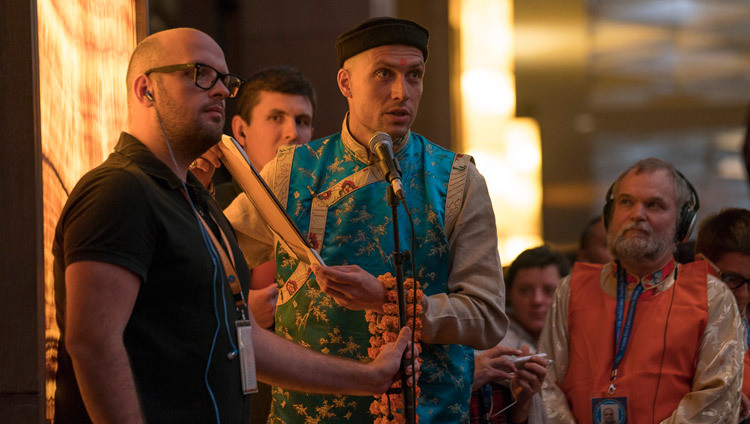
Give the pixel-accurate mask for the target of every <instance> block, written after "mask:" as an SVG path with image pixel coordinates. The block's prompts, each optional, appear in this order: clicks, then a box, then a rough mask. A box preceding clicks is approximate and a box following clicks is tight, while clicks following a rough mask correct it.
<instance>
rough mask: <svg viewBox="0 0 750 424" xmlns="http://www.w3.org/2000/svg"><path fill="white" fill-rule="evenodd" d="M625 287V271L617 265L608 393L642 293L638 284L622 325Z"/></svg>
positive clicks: (626, 345) (612, 389)
mask: <svg viewBox="0 0 750 424" xmlns="http://www.w3.org/2000/svg"><path fill="white" fill-rule="evenodd" d="M626 285H627V281H626V276H625V270H624V269H623V268H622V267H621V266H620V265H619V264H618V266H617V310H616V315H615V359H614V361H613V362H612V374H611V375H610V377H609V383H610V384H609V393H610V394H612V393H614V392H615V386H614V382H615V378H617V367H618V366H619V365H620V361H622V358H623V356H625V350H626V349H627V348H628V341H629V340H630V332H631V330H632V329H633V319H634V318H635V306H636V304H637V303H638V298H639V297H640V296H641V293H643V285H642V284H638V285H637V286H635V289H633V294H632V295H631V296H630V307H629V309H628V316H627V317H626V318H625V325H623V322H622V318H623V315H624V314H625V286H626Z"/></svg>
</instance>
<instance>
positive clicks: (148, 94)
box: [146, 90, 154, 102]
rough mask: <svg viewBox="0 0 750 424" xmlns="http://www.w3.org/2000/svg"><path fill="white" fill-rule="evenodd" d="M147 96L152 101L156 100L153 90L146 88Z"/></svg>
mask: <svg viewBox="0 0 750 424" xmlns="http://www.w3.org/2000/svg"><path fill="white" fill-rule="evenodd" d="M146 98H147V99H149V100H151V101H152V102H153V101H154V96H152V95H151V92H150V91H148V90H146Z"/></svg>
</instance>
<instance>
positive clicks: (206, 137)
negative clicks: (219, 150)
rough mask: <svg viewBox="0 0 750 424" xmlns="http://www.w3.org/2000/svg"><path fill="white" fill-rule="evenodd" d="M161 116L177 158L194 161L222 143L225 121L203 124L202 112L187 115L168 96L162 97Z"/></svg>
mask: <svg viewBox="0 0 750 424" xmlns="http://www.w3.org/2000/svg"><path fill="white" fill-rule="evenodd" d="M159 106H160V109H159V112H160V113H159V116H160V117H161V122H162V124H163V128H164V132H165V133H166V135H167V137H168V138H169V143H170V145H171V147H172V150H173V151H174V154H175V156H176V157H178V158H180V159H181V160H186V161H192V160H194V159H195V158H197V157H199V156H200V155H202V154H203V153H205V152H206V150H208V149H210V148H211V147H213V146H214V145H215V144H216V143H218V142H219V141H220V138H221V133H222V129H223V127H224V119H223V118H222V120H221V122H218V123H216V122H213V121H211V122H202V121H201V118H202V117H201V115H202V110H200V111H199V112H198V116H195V113H196V112H195V111H192V112H191V114H189V115H186V114H185V111H184V109H183V108H180V107H179V105H178V104H177V102H176V101H174V99H172V98H171V97H170V96H169V95H168V94H166V92H165V94H164V95H162V102H161V105H159Z"/></svg>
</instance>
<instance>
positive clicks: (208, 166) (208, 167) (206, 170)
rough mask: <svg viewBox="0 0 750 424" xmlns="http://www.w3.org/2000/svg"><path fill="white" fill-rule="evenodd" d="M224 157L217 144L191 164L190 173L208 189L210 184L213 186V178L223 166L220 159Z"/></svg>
mask: <svg viewBox="0 0 750 424" xmlns="http://www.w3.org/2000/svg"><path fill="white" fill-rule="evenodd" d="M222 156H223V154H222V153H221V150H220V149H219V145H218V144H217V145H215V146H213V147H211V148H210V149H208V150H206V153H203V154H202V155H201V157H199V158H198V159H196V160H194V161H193V162H192V163H191V164H190V168H189V169H190V172H192V173H193V175H195V177H196V178H198V181H200V182H201V184H203V186H204V187H206V188H208V186H209V184H211V177H213V175H214V171H216V168H218V167H220V166H221V160H220V159H221V157H222Z"/></svg>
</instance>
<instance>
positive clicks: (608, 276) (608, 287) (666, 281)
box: [600, 258, 677, 300]
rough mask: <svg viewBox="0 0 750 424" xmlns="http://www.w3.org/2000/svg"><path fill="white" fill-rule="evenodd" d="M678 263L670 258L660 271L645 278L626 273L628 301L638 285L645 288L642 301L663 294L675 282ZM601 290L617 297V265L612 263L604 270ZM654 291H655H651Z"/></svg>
mask: <svg viewBox="0 0 750 424" xmlns="http://www.w3.org/2000/svg"><path fill="white" fill-rule="evenodd" d="M676 269H677V262H676V261H675V260H674V258H670V259H669V261H667V263H666V264H664V266H662V267H661V268H660V269H659V270H657V271H654V272H653V273H651V274H648V275H645V276H643V277H640V278H639V277H638V276H636V275H633V274H631V273H629V272H627V270H625V271H626V275H625V279H626V281H627V283H628V286H627V288H626V300H627V299H630V295H631V294H632V293H633V289H635V287H636V286H637V285H638V284H641V285H642V286H643V294H642V295H641V298H642V299H648V298H649V297H651V296H654V295H656V294H658V293H661V292H663V291H664V290H666V289H668V288H669V287H671V286H672V284H673V283H674V280H675V270H676ZM600 283H601V288H602V290H604V292H605V293H607V294H609V295H610V296H612V297H617V264H616V263H614V262H610V263H609V264H607V265H606V266H605V267H604V268H603V269H602V276H601V282H600ZM651 289H653V290H651Z"/></svg>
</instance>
